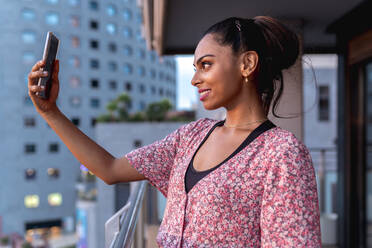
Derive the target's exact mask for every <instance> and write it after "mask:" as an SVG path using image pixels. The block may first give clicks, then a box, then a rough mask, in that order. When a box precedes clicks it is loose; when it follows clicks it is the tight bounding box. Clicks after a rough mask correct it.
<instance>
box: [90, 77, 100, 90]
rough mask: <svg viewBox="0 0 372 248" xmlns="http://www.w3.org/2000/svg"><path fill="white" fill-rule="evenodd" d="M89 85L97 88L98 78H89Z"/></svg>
mask: <svg viewBox="0 0 372 248" xmlns="http://www.w3.org/2000/svg"><path fill="white" fill-rule="evenodd" d="M90 87H91V88H95V89H96V88H99V81H98V79H91V80H90Z"/></svg>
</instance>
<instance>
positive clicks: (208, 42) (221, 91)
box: [191, 34, 243, 110]
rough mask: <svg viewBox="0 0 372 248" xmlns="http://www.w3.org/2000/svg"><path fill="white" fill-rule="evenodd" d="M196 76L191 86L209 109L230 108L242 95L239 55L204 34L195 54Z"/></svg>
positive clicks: (209, 35) (210, 35)
mask: <svg viewBox="0 0 372 248" xmlns="http://www.w3.org/2000/svg"><path fill="white" fill-rule="evenodd" d="M194 67H195V74H194V77H193V78H192V80H191V84H192V85H193V86H195V87H197V88H198V90H199V97H200V100H201V101H202V102H203V105H204V108H205V109H208V110H212V109H217V108H219V107H227V106H229V105H231V104H232V103H233V102H234V100H236V99H238V96H239V95H240V94H242V87H243V78H242V73H241V70H240V63H239V58H238V56H235V55H234V54H233V51H232V49H231V47H229V46H221V45H220V44H218V43H217V41H215V39H214V35H212V34H207V35H206V36H204V37H203V38H202V39H201V41H200V42H199V44H198V46H197V47H196V49H195V54H194Z"/></svg>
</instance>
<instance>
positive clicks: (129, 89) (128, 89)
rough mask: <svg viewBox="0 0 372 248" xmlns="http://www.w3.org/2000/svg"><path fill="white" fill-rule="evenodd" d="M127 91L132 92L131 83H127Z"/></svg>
mask: <svg viewBox="0 0 372 248" xmlns="http://www.w3.org/2000/svg"><path fill="white" fill-rule="evenodd" d="M125 89H126V90H127V91H131V90H132V84H131V83H130V82H126V83H125Z"/></svg>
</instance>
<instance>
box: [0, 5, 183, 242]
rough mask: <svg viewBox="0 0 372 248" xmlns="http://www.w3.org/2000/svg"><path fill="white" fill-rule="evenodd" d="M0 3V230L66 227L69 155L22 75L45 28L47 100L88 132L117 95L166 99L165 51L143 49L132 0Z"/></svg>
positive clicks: (70, 204) (171, 88) (70, 195)
mask: <svg viewBox="0 0 372 248" xmlns="http://www.w3.org/2000/svg"><path fill="white" fill-rule="evenodd" d="M1 4H2V7H1V8H0V32H1V36H0V47H2V48H3V49H0V86H1V87H2V90H1V91H0V116H1V119H2V122H1V129H0V137H1V142H0V154H1V158H2V159H1V166H0V174H1V175H6V176H4V177H3V180H1V182H0V216H1V218H0V219H1V222H2V223H0V226H1V227H2V228H0V230H2V232H3V233H11V232H17V233H20V234H25V233H26V234H29V235H31V236H32V235H33V234H35V232H36V231H35V230H37V231H40V232H41V233H46V232H47V231H48V230H50V228H52V227H53V228H54V229H53V230H56V232H74V226H75V224H74V221H75V217H76V216H75V201H76V189H75V184H76V181H77V178H78V176H79V166H80V164H79V162H78V161H77V160H76V159H75V158H74V157H73V156H72V154H71V153H70V152H69V151H68V149H67V147H65V146H64V144H63V143H62V142H61V141H60V139H59V138H58V137H57V135H56V134H55V133H54V132H53V131H52V130H51V129H50V128H49V127H48V125H47V124H46V122H45V121H44V120H43V119H42V118H41V117H40V116H39V115H38V114H37V112H36V111H35V108H34V107H33V104H32V102H31V100H30V98H29V97H28V93H27V75H28V73H29V72H30V70H31V67H32V65H33V64H34V63H35V62H36V61H38V60H39V59H41V58H42V53H43V49H44V42H45V38H46V33H47V31H52V32H54V33H55V34H56V36H57V37H58V38H59V39H60V47H59V51H58V55H57V58H58V59H59V60H60V72H59V80H60V91H59V98H58V101H57V105H58V106H59V108H60V109H61V110H62V112H63V113H64V114H65V115H66V116H67V117H68V118H69V119H71V121H72V122H73V123H74V124H75V125H76V126H78V127H79V128H80V129H81V130H82V131H83V132H85V133H86V134H87V135H88V136H90V137H92V136H93V126H94V125H95V118H96V117H97V116H98V115H100V114H102V113H104V112H106V110H105V105H106V104H107V103H108V102H109V101H110V100H112V99H114V98H116V96H117V95H118V94H120V93H122V92H127V93H128V94H129V95H130V97H131V99H132V102H131V104H130V106H129V108H130V109H129V111H130V112H136V111H141V110H144V109H145V107H146V105H147V104H148V103H150V102H153V101H158V100H161V99H163V98H168V99H169V100H170V101H171V103H172V104H173V105H175V103H176V81H175V78H176V77H175V72H176V66H175V61H174V59H173V57H162V58H159V57H158V56H157V55H156V53H155V52H152V51H148V50H147V49H146V44H145V41H144V39H143V37H142V34H141V23H142V11H141V8H139V7H138V6H137V2H136V1H135V0H122V1H110V2H107V1H98V0H91V1H90V0H65V1H62V0H33V1H31V0H21V1H2V3H1Z"/></svg>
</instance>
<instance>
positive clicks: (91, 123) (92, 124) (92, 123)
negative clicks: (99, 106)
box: [90, 117, 97, 127]
mask: <svg viewBox="0 0 372 248" xmlns="http://www.w3.org/2000/svg"><path fill="white" fill-rule="evenodd" d="M96 123H97V119H96V118H94V117H93V118H91V119H90V125H91V126H92V127H94V126H95V125H96Z"/></svg>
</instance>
